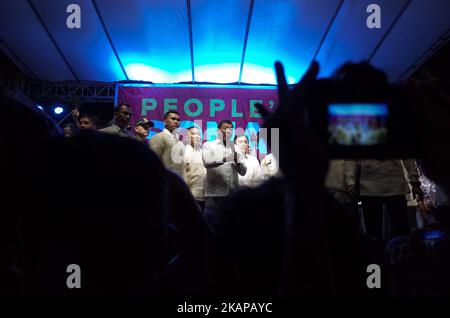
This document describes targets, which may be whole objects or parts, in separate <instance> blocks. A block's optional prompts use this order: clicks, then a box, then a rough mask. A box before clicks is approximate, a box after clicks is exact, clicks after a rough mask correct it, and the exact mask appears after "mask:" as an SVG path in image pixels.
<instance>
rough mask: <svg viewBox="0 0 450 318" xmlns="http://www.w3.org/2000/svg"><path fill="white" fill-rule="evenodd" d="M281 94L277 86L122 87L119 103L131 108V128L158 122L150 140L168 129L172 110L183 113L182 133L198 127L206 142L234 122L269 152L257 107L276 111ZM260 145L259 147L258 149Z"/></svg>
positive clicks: (120, 87)
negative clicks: (260, 134)
mask: <svg viewBox="0 0 450 318" xmlns="http://www.w3.org/2000/svg"><path fill="white" fill-rule="evenodd" d="M277 102H278V95H277V90H276V87H275V86H237V85H236V86H223V85H201V86H200V85H181V84H173V85H150V84H149V85H135V84H123V85H118V87H117V91H116V104H118V103H126V104H128V105H130V107H131V109H132V111H133V116H132V121H131V125H132V127H134V123H136V122H137V121H138V120H140V119H141V118H142V117H147V118H148V119H149V120H151V121H153V122H154V123H155V127H154V128H152V129H151V130H152V131H151V132H150V135H149V138H151V137H152V136H153V135H154V134H156V133H158V132H160V131H162V130H163V129H164V119H163V118H164V114H165V113H166V112H167V111H169V110H175V111H177V112H179V113H180V117H181V125H180V127H181V128H182V129H181V130H183V128H184V129H186V128H188V127H191V126H196V127H198V128H199V129H200V131H201V132H202V134H203V141H209V140H213V139H215V138H216V136H217V124H218V123H219V122H220V121H221V120H223V119H229V120H231V121H232V122H233V125H234V127H235V132H238V133H242V132H244V133H245V134H246V135H247V137H249V139H250V147H251V149H252V152H254V151H255V147H258V148H259V151H261V152H262V153H265V152H266V149H265V142H264V141H263V140H261V139H260V140H258V139H257V133H258V131H259V128H260V127H261V126H262V118H261V116H260V115H259V113H258V111H257V109H256V107H255V104H257V103H261V104H263V105H264V106H266V108H268V109H269V110H271V111H274V110H275V107H276V105H277ZM257 145H258V146H257Z"/></svg>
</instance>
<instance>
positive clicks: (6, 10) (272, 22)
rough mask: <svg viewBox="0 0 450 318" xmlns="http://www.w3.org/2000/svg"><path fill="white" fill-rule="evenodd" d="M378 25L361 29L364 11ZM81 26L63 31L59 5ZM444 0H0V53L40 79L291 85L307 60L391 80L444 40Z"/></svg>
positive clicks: (449, 10) (324, 69)
mask: <svg viewBox="0 0 450 318" xmlns="http://www.w3.org/2000/svg"><path fill="white" fill-rule="evenodd" d="M374 2H375V3H377V4H378V5H379V6H380V9H381V28H380V29H376V28H374V29H370V28H368V27H367V25H366V20H367V17H368V16H369V15H370V13H368V12H367V6H368V5H369V4H371V3H374ZM71 3H76V4H78V5H79V6H80V8H81V28H80V29H69V28H68V27H67V26H66V19H67V17H68V16H69V14H70V13H67V12H66V8H67V6H68V5H69V4H71ZM449 30H450V1H448V0H377V1H373V0H370V1H369V0H320V1H318V0H151V1H149V0H2V1H0V48H1V49H2V50H3V51H4V52H5V53H6V54H7V55H8V56H10V57H11V59H12V60H13V61H14V62H15V63H16V64H17V65H18V66H19V68H21V69H22V70H23V71H24V72H25V73H26V74H29V75H30V76H33V77H35V78H36V79H41V80H49V81H64V80H89V81H102V82H116V81H124V80H125V81H126V80H137V81H150V82H154V83H177V82H192V81H195V82H214V83H236V82H242V83H254V84H259V83H265V84H275V76H274V73H273V63H274V62H275V61H276V60H280V61H282V62H283V63H284V64H285V68H286V71H287V75H288V79H289V82H290V83H294V82H295V81H296V80H298V78H299V77H300V76H301V75H302V74H303V73H304V71H305V69H306V68H307V66H308V65H309V63H310V62H311V61H312V60H313V59H316V60H318V61H319V63H320V64H321V73H320V76H329V75H330V74H331V73H332V72H333V71H334V70H335V69H336V68H337V67H338V66H339V65H341V64H342V63H344V62H346V61H354V62H358V61H361V60H369V61H370V62H372V63H373V64H374V65H375V66H377V67H379V68H381V69H382V70H384V71H385V72H386V73H387V74H388V76H389V79H390V80H391V81H398V80H401V79H403V78H405V77H406V76H407V75H408V74H410V73H411V71H413V70H414V69H415V68H416V67H417V66H418V65H419V63H420V62H421V61H422V60H423V59H424V58H426V56H427V53H429V52H430V51H432V50H433V48H435V47H436V46H438V45H439V44H440V43H442V42H443V41H446V40H448V37H449Z"/></svg>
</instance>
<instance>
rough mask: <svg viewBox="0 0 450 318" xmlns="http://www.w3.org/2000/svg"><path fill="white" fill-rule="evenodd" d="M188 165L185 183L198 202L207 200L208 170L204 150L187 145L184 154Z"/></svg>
mask: <svg viewBox="0 0 450 318" xmlns="http://www.w3.org/2000/svg"><path fill="white" fill-rule="evenodd" d="M184 162H185V164H186V174H185V181H186V183H187V185H188V186H189V189H190V190H191V192H192V195H193V196H194V198H195V199H196V200H197V201H204V200H205V186H206V168H205V166H204V165H203V157H202V148H200V147H199V148H194V147H192V146H191V145H186V148H185V152H184Z"/></svg>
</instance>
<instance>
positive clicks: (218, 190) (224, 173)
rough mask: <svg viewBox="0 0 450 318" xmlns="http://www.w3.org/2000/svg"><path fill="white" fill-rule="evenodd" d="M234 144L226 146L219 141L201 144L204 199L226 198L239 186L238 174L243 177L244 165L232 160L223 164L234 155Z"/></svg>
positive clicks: (230, 143)
mask: <svg viewBox="0 0 450 318" xmlns="http://www.w3.org/2000/svg"><path fill="white" fill-rule="evenodd" d="M234 152H235V150H234V143H233V142H231V141H230V142H229V143H228V144H227V146H226V147H225V145H224V144H223V142H222V141H221V140H220V139H216V140H213V141H208V142H205V143H204V144H203V153H202V155H203V164H204V166H205V168H206V191H205V195H206V197H226V196H227V195H228V194H230V192H231V191H233V190H234V189H236V188H237V187H238V185H239V178H238V174H240V175H245V173H246V171H247V168H246V167H245V164H244V163H242V162H239V161H238V164H236V163H235V162H234V161H232V160H227V161H226V162H224V158H231V157H232V156H233V154H234Z"/></svg>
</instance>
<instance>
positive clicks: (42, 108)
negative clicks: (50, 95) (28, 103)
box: [36, 105, 44, 111]
mask: <svg viewBox="0 0 450 318" xmlns="http://www.w3.org/2000/svg"><path fill="white" fill-rule="evenodd" d="M36 107H37V108H39V109H40V110H42V111H43V110H44V107H42V106H41V105H36Z"/></svg>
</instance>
